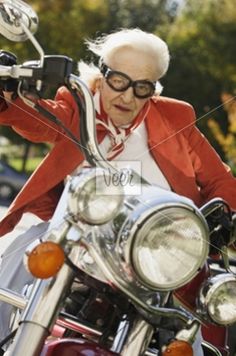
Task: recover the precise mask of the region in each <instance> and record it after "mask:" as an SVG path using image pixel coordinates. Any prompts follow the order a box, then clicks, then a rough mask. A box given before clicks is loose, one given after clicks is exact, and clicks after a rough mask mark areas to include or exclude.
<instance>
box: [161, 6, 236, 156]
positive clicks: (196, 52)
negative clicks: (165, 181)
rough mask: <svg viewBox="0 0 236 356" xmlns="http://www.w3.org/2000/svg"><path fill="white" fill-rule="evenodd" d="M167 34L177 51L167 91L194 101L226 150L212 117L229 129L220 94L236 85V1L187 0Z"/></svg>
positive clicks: (166, 81) (202, 122)
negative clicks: (211, 120)
mask: <svg viewBox="0 0 236 356" xmlns="http://www.w3.org/2000/svg"><path fill="white" fill-rule="evenodd" d="M162 34H163V36H164V38H165V39H166V41H167V42H168V44H169V47H170V52H171V63H170V69H169V72H168V74H167V76H166V78H165V79H164V80H163V85H164V87H165V90H164V94H165V95H167V96H168V95H169V96H173V97H177V98H180V99H183V100H186V101H189V102H190V103H192V104H193V105H194V107H195V109H196V111H197V117H198V118H199V121H198V124H199V126H200V128H201V129H202V130H203V131H204V133H205V134H206V135H207V136H208V138H209V139H210V140H211V142H213V143H214V145H215V147H216V148H217V150H218V151H219V152H220V153H221V154H222V150H221V148H220V146H219V145H218V144H217V142H216V141H215V139H214V137H213V136H212V133H211V132H210V131H209V128H208V126H207V120H208V118H212V117H213V118H215V119H216V120H217V121H219V123H220V125H221V126H222V130H223V131H224V132H225V131H227V126H228V122H227V118H226V114H225V112H224V111H223V109H222V106H221V105H222V103H221V100H220V96H221V93H222V92H223V91H229V92H231V93H233V92H234V90H235V86H236V62H235V38H236V7H235V6H233V2H232V1H231V0H221V1H218V0H199V1H195V0H186V5H185V6H184V7H183V10H182V12H181V13H180V14H179V16H178V17H177V18H176V19H175V21H174V22H173V23H172V25H171V26H169V27H166V26H164V27H162Z"/></svg>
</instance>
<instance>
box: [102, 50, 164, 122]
mask: <svg viewBox="0 0 236 356" xmlns="http://www.w3.org/2000/svg"><path fill="white" fill-rule="evenodd" d="M105 64H106V65H107V66H108V67H109V68H111V69H112V70H114V71H119V72H122V73H124V74H126V75H128V76H129V77H130V79H132V80H133V81H135V80H149V81H151V82H154V81H156V80H157V79H158V78H157V74H155V60H154V58H153V57H152V56H151V55H150V53H145V52H142V51H138V50H134V49H131V48H121V49H118V50H117V51H114V53H113V54H112V55H111V56H110V57H109V59H107V61H106V63H105ZM100 92H101V99H102V104H103V108H104V110H105V112H106V113H107V115H108V116H109V117H110V119H111V120H112V122H113V124H114V125H115V126H117V127H119V126H122V125H127V124H130V123H131V122H132V121H133V119H134V118H135V117H136V116H137V114H138V113H139V112H140V110H141V109H142V108H143V106H144V105H145V103H146V102H147V101H148V100H149V98H145V99H140V98H137V97H135V96H134V92H133V88H132V87H129V88H128V89H126V90H125V91H122V92H117V91H114V90H113V89H112V88H111V87H110V86H109V85H108V84H107V82H106V79H105V78H104V77H103V78H101V82H100Z"/></svg>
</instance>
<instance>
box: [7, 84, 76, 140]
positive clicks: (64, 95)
mask: <svg viewBox="0 0 236 356" xmlns="http://www.w3.org/2000/svg"><path fill="white" fill-rule="evenodd" d="M38 104H40V105H41V106H43V107H44V108H45V109H47V110H48V111H50V112H51V113H52V114H54V115H56V117H57V118H58V119H59V120H61V121H62V122H63V124H64V125H65V126H66V127H67V128H68V129H69V130H71V131H72V132H73V133H74V134H75V135H77V136H78V126H79V125H78V120H79V115H78V109H77V106H76V103H75V101H74V99H73V97H72V96H71V94H70V92H69V91H68V89H66V88H65V87H61V88H59V89H58V91H57V94H56V96H55V99H54V100H50V99H47V100H45V99H41V100H38ZM0 110H1V112H0V124H1V125H6V126H11V127H12V128H13V130H15V131H16V132H17V133H19V134H20V135H21V136H23V137H24V138H26V139H28V140H29V141H32V142H49V143H55V142H56V141H59V140H61V139H67V138H66V134H65V132H63V129H62V128H60V127H59V126H58V125H56V124H54V123H52V122H51V121H49V120H48V119H47V118H45V117H44V116H43V115H41V114H39V113H38V112H37V111H35V110H34V109H32V108H31V107H29V106H28V105H26V104H25V103H24V102H23V101H22V100H21V99H20V98H17V99H16V100H14V101H12V102H11V103H9V104H6V103H5V101H4V99H1V102H0Z"/></svg>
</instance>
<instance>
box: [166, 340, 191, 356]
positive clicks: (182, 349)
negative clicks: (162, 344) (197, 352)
mask: <svg viewBox="0 0 236 356" xmlns="http://www.w3.org/2000/svg"><path fill="white" fill-rule="evenodd" d="M162 355H163V356H183V355H184V356H193V349H192V346H191V345H190V344H189V343H188V342H187V341H183V340H174V341H172V342H171V343H170V344H169V345H168V346H167V347H166V349H165V350H164V352H163V353H162Z"/></svg>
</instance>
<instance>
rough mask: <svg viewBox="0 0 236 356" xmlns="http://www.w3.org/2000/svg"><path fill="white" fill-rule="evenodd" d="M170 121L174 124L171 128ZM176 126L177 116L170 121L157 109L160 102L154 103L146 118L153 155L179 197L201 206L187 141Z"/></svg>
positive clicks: (149, 143)
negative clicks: (186, 198) (185, 197)
mask: <svg viewBox="0 0 236 356" xmlns="http://www.w3.org/2000/svg"><path fill="white" fill-rule="evenodd" d="M170 122H171V123H173V125H170ZM174 123H175V117H174V116H173V117H171V118H170V117H168V118H167V117H166V116H165V113H163V112H161V111H160V110H158V101H157V102H156V103H153V102H152V105H151V108H150V111H149V113H148V115H147V118H146V127H147V131H148V137H149V140H148V145H149V148H150V153H151V154H152V156H153V158H154V159H155V161H156V163H157V164H158V165H159V167H160V169H161V171H162V172H163V174H164V176H165V177H166V179H167V181H168V182H169V184H170V186H171V189H172V190H173V191H174V192H176V193H178V194H180V195H184V196H187V197H189V198H190V199H192V200H193V201H194V202H195V203H196V204H197V205H199V204H201V197H200V194H199V190H198V187H197V185H196V182H195V175H194V170H193V167H192V163H191V160H190V156H189V154H188V146H187V142H186V139H185V137H184V135H183V134H182V132H181V131H179V130H178V129H177V128H175V127H174ZM178 131H179V132H178Z"/></svg>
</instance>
